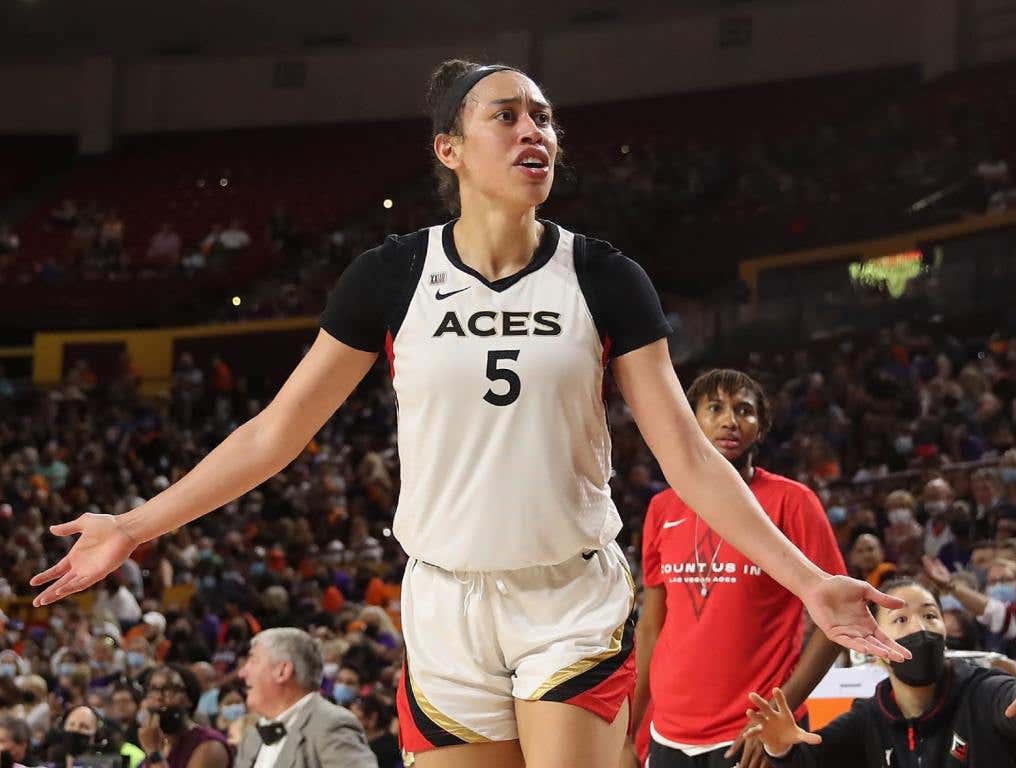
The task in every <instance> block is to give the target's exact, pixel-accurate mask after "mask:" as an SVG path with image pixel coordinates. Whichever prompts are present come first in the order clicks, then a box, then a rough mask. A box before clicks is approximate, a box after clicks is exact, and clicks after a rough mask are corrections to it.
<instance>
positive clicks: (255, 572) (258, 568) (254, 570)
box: [250, 562, 267, 576]
mask: <svg viewBox="0 0 1016 768" xmlns="http://www.w3.org/2000/svg"><path fill="white" fill-rule="evenodd" d="M266 570H267V568H266V567H265V564H264V563H262V562H257V563H251V564H250V575H251V576H264V575H265V571H266Z"/></svg>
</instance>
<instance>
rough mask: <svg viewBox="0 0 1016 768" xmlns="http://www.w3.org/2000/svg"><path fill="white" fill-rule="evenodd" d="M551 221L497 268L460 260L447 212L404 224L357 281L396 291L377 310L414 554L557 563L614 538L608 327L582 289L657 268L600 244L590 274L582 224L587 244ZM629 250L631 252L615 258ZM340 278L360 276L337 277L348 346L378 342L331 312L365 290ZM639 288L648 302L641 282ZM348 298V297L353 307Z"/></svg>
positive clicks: (404, 531) (331, 325) (658, 328)
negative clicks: (480, 269)
mask: <svg viewBox="0 0 1016 768" xmlns="http://www.w3.org/2000/svg"><path fill="white" fill-rule="evenodd" d="M545 227H546V229H545V235H544V238H543V241H542V243H541V245H540V248H539V249H538V250H537V252H536V254H535V255H534V257H533V260H532V262H531V263H530V265H529V266H528V267H527V268H526V269H524V270H522V271H521V272H519V273H517V274H516V275H513V276H511V277H509V278H505V279H502V280H498V281H494V282H490V281H488V280H486V279H485V278H484V277H483V276H482V275H480V274H479V273H477V272H475V271H474V270H472V269H470V268H469V267H468V266H466V265H465V264H463V263H462V261H461V259H459V257H458V254H457V253H455V245H454V237H453V235H452V225H450V224H449V225H445V226H436V227H432V228H430V229H429V230H424V231H422V232H420V233H417V235H415V236H414V235H410V236H408V237H407V238H403V239H397V240H396V241H395V242H396V243H397V245H396V247H394V248H393V247H392V246H391V243H392V241H391V240H390V241H389V244H387V245H386V246H383V247H382V249H378V250H384V249H385V248H386V247H387V254H386V255H381V256H379V257H378V258H375V263H376V264H377V266H375V267H373V268H371V267H366V268H364V269H361V271H362V272H363V273H364V274H363V275H362V276H361V280H360V282H361V283H363V284H361V285H360V286H359V290H360V291H374V292H377V291H388V292H390V293H391V294H392V296H394V297H395V298H394V300H391V301H388V302H387V303H386V304H385V306H383V307H381V308H380V309H378V310H376V311H377V314H379V315H381V316H384V318H385V324H386V326H387V327H386V328H385V334H384V338H385V348H386V351H387V354H388V358H389V364H390V368H391V372H392V377H393V385H394V388H395V393H396V396H397V398H398V446H399V459H400V462H401V480H402V484H401V490H400V495H399V502H398V509H397V512H396V515H395V524H394V533H395V536H396V538H397V539H398V541H399V542H400V543H401V544H402V546H403V547H404V548H405V550H406V552H407V553H408V554H409V555H411V556H413V557H416V558H419V559H420V560H423V561H425V562H428V563H431V564H433V565H437V566H440V567H442V568H446V569H448V570H464V571H491V570H507V569H515V568H524V567H529V566H533V565H550V564H555V563H560V562H563V561H565V560H567V559H568V558H570V557H573V556H574V555H575V554H576V553H578V552H580V551H583V550H595V549H599V548H602V547H604V546H605V545H607V544H608V543H609V542H611V541H612V540H613V539H614V538H615V537H616V536H617V534H618V532H619V531H620V528H621V520H620V517H619V516H618V513H617V510H616V508H615V506H614V503H613V501H612V500H611V496H610V487H609V484H608V482H609V479H610V472H611V469H610V435H609V432H608V429H607V422H606V414H605V409H604V403H603V396H602V393H603V375H604V366H605V365H606V362H607V359H608V355H607V354H605V349H607V350H609V348H610V346H611V344H612V337H611V335H610V328H609V327H608V328H602V327H598V322H597V320H596V319H594V315H593V311H592V310H591V308H590V302H589V301H588V300H587V296H586V293H587V292H594V291H596V292H597V295H599V296H601V297H602V300H603V301H613V302H614V303H615V304H616V303H617V300H616V299H610V298H609V297H610V295H611V292H612V290H613V289H612V287H610V286H602V289H598V288H597V280H599V281H600V282H602V281H603V278H606V277H610V276H611V273H612V274H613V277H614V278H616V277H617V273H618V272H620V271H625V272H631V271H632V269H631V268H632V267H634V270H636V271H637V277H640V279H641V281H642V282H643V283H645V284H648V280H647V278H645V274H644V273H643V272H642V271H641V269H640V268H639V267H638V266H637V265H635V264H634V262H631V261H630V260H627V259H624V257H623V256H621V255H620V254H619V253H618V252H616V251H613V250H610V249H608V248H602V247H601V248H600V249H599V251H601V252H602V253H601V254H600V255H599V258H598V261H597V264H596V265H594V266H593V268H591V269H589V270H586V271H587V272H588V275H585V277H586V279H585V280H583V281H580V274H579V271H578V270H577V268H576V240H577V239H579V240H580V241H581V246H582V247H581V248H580V250H581V251H582V252H583V255H584V256H586V253H585V251H586V250H587V248H586V241H585V238H582V237H581V236H575V235H573V234H572V233H570V232H568V231H566V230H564V229H561V228H559V227H557V226H556V225H554V224H551V223H550V222H546V223H545ZM410 238H415V241H411V240H410ZM594 242H595V241H589V243H590V244H592V243H594ZM598 245H599V246H605V244H598ZM593 250H595V249H593ZM400 251H401V253H400ZM449 251H451V253H449ZM368 253H374V252H368ZM407 253H411V254H412V255H411V256H407V255H406V254H407ZM365 258H369V257H368V255H367V254H365V256H364V257H361V259H365ZM592 258H593V259H594V260H596V257H595V256H594V257H592ZM619 260H623V261H624V262H625V263H626V264H625V265H624V266H622V267H620V268H616V267H615V268H613V269H610V268H609V266H607V265H609V264H610V263H611V262H616V263H620V262H619ZM381 262H384V264H382V263H381ZM406 262H408V263H406ZM404 263H405V266H403V264H404ZM584 263H585V262H584ZM628 265H630V266H628ZM359 266H361V267H363V266H364V265H359ZM393 266H394V269H393V268H392V267H393ZM356 267H357V265H356V264H354V266H352V267H350V269H349V270H347V273H350V272H352V273H355V272H356ZM368 272H373V275H374V276H373V279H368V278H369V276H368V274H367V273H368ZM597 276H599V277H597ZM353 278H354V279H355V274H354V275H353ZM343 282H351V281H346V275H344V276H343V280H340V283H339V286H338V287H337V288H336V291H335V292H334V293H333V295H332V297H331V298H330V300H329V309H326V312H325V315H324V316H323V318H322V325H323V326H324V327H325V329H326V330H328V331H329V332H330V333H333V335H335V336H336V337H337V338H339V339H340V340H342V341H345V342H346V343H350V344H352V345H353V346H357V347H359V348H373V347H376V345H377V339H378V336H377V333H378V330H375V329H370V330H369V331H368V330H367V329H365V334H367V335H369V336H370V341H369V342H368V343H362V342H361V343H355V342H357V341H360V339H359V338H358V337H357V334H356V331H355V330H353V329H351V328H344V326H343V323H342V320H341V319H336V315H338V314H339V312H338V310H335V311H331V312H330V310H332V309H333V307H334V305H335V304H337V303H338V302H341V301H343V299H344V298H345V299H346V300H347V302H348V303H352V304H355V303H356V302H357V301H360V300H359V299H352V298H351V297H352V296H353V291H352V289H351V288H350V287H349V286H346V287H345V288H343ZM368 282H372V283H373V285H367V284H366V283H368ZM622 282H623V279H622ZM582 283H584V285H583V284H582ZM584 288H585V290H584ZM614 288H616V286H614ZM337 294H338V296H337ZM651 296H652V302H654V303H655V311H653V310H652V309H651V310H650V311H649V312H646V311H644V310H642V311H641V312H640V311H639V310H638V309H636V310H635V311H634V313H635V314H636V315H639V314H641V315H646V316H647V317H649V318H651V319H650V320H649V322H642V323H641V326H640V332H641V336H642V337H644V338H646V339H648V341H642V343H649V341H654V340H656V339H658V338H661V337H662V336H664V335H666V333H667V331H668V330H669V329H668V328H667V326H666V321H665V320H664V319H663V315H662V311H661V310H660V309H659V301H658V299H656V296H655V293H651ZM629 300H631V301H633V302H635V303H636V304H640V303H643V304H644V303H645V301H644V290H639V291H638V292H635V293H629ZM364 309H365V312H364V314H367V315H369V314H371V313H372V310H371V309H370V308H367V307H364ZM618 309H620V308H619V307H618V308H615V311H614V312H613V314H614V315H617V314H619V313H618V311H617V310H618ZM352 312H353V308H352V307H347V308H346V310H345V315H346V316H347V317H348V316H349V315H351V313H352ZM601 314H602V315H603V318H602V319H601V320H600V322H599V325H600V326H603V325H607V326H609V325H610V320H609V318H610V316H611V312H610V311H604V312H603V313H601ZM354 322H357V321H354ZM615 324H617V325H620V326H624V325H625V323H624V322H621V323H615ZM333 329H334V330H333ZM344 330H345V332H344ZM620 330H621V332H622V335H623V334H625V333H626V332H627V331H628V330H630V329H628V328H624V327H622V328H620ZM629 335H630V334H629ZM636 335H637V334H636ZM649 337H652V338H649ZM347 339H348V340H347ZM626 342H627V343H626V345H625V346H628V347H629V348H634V347H633V346H632V345H631V340H630V339H626ZM638 345H639V346H641V344H638ZM624 351H629V349H625V350H624Z"/></svg>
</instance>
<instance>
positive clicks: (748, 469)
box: [730, 451, 755, 483]
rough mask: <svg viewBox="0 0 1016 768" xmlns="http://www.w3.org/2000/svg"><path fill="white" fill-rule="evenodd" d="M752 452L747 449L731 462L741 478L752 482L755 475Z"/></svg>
mask: <svg viewBox="0 0 1016 768" xmlns="http://www.w3.org/2000/svg"><path fill="white" fill-rule="evenodd" d="M751 457H752V452H751V451H745V452H744V453H743V454H741V455H740V456H739V457H738V458H737V459H735V460H734V461H732V462H730V463H731V464H733V465H734V469H736V470H737V473H738V474H739V475H740V476H741V479H742V480H744V482H746V483H750V482H751V481H752V478H754V477H755V465H754V464H753V463H752V461H751Z"/></svg>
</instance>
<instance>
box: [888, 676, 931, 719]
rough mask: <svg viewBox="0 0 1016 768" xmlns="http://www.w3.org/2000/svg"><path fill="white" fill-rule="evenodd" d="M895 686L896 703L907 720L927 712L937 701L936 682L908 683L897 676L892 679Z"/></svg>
mask: <svg viewBox="0 0 1016 768" xmlns="http://www.w3.org/2000/svg"><path fill="white" fill-rule="evenodd" d="M890 681H891V684H892V687H893V695H894V696H895V697H896V705H897V706H898V707H899V708H900V714H901V715H903V716H904V717H905V718H906V719H907V720H915V719H917V718H918V717H920V716H921V715H923V714H924V713H925V712H927V711H928V710H929V709H930V708H931V705H932V703H933V702H934V701H935V684H934V683H932V684H931V685H922V686H920V687H918V686H914V685H906V684H905V683H901V682H900V681H899V680H896V679H895V678H891V679H890Z"/></svg>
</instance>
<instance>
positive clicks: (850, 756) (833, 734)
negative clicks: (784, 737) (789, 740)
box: [766, 699, 879, 768]
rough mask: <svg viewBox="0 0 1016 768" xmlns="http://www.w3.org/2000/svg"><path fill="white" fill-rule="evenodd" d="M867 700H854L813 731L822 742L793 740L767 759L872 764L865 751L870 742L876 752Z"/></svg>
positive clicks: (806, 766)
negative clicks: (783, 752) (786, 748)
mask: <svg viewBox="0 0 1016 768" xmlns="http://www.w3.org/2000/svg"><path fill="white" fill-rule="evenodd" d="M869 701H870V700H868V699H860V700H856V701H854V704H853V706H852V707H851V708H850V710H849V711H847V712H844V713H843V714H842V715H840V716H839V717H837V718H836V719H835V720H833V721H832V722H830V723H829V724H828V725H826V726H825V727H824V728H821V729H819V730H818V731H816V733H818V734H819V735H820V736H821V737H822V743H821V744H816V745H811V744H795V745H794V746H793V747H792V748H791V750H790V752H788V753H787V754H786V755H784V756H783V757H770V756H769V755H768V754H767V755H766V759H767V760H768V761H769V762H770V763H772V765H773V766H775V767H776V768H783V766H788V768H857V766H860V765H871V764H872V763H870V762H869V761H868V760H867V758H866V755H867V754H868V752H869V751H870V749H869V747H871V745H872V744H874V745H875V746H874V747H873V748H874V750H875V753H876V754H878V746H879V742H877V739H878V738H879V734H878V730H877V728H876V727H874V725H873V724H872V722H871V718H870V712H868V711H866V710H867V709H868V707H867V704H868V702H869Z"/></svg>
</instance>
